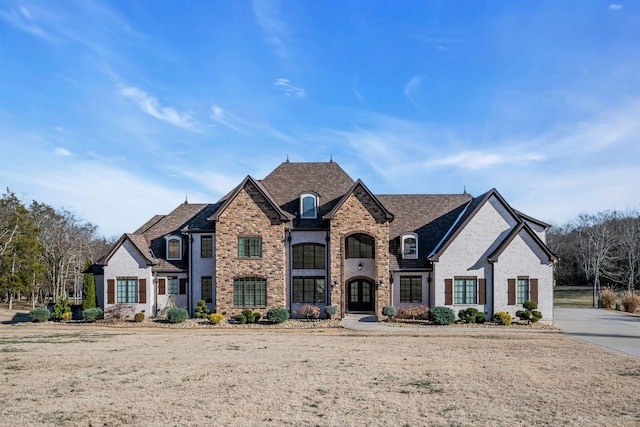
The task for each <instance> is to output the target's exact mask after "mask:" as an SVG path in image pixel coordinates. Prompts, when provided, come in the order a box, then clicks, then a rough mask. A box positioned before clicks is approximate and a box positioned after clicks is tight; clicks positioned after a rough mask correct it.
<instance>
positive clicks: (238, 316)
mask: <svg viewBox="0 0 640 427" xmlns="http://www.w3.org/2000/svg"><path fill="white" fill-rule="evenodd" d="M233 320H235V321H236V322H238V323H240V324H241V325H244V324H245V323H247V316H245V315H244V314H236V315H235V316H233Z"/></svg>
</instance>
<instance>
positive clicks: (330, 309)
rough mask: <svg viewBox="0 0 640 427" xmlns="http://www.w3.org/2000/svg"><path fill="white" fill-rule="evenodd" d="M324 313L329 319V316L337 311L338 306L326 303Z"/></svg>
mask: <svg viewBox="0 0 640 427" xmlns="http://www.w3.org/2000/svg"><path fill="white" fill-rule="evenodd" d="M324 313H325V314H326V315H327V317H328V318H329V319H331V316H333V315H335V314H337V313H338V307H336V306H335V305H328V306H326V307H325V308H324Z"/></svg>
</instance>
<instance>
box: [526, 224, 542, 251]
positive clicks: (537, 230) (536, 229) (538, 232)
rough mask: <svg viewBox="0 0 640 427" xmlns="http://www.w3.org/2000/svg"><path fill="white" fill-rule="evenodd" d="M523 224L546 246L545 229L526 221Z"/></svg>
mask: <svg viewBox="0 0 640 427" xmlns="http://www.w3.org/2000/svg"><path fill="white" fill-rule="evenodd" d="M525 223H526V224H527V225H528V226H529V227H530V228H531V229H532V230H533V231H534V233H536V236H538V239H540V240H541V241H542V243H544V244H545V245H546V244H547V229H546V228H545V227H543V226H541V225H539V224H535V223H533V222H531V221H526V220H525Z"/></svg>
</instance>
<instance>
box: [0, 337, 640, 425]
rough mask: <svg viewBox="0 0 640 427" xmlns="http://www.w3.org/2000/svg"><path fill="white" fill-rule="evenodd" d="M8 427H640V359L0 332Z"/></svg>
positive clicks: (520, 346)
mask: <svg viewBox="0 0 640 427" xmlns="http://www.w3.org/2000/svg"><path fill="white" fill-rule="evenodd" d="M0 361H1V362H0V384H1V387H0V390H1V391H0V412H1V414H2V418H1V420H2V421H0V423H1V424H3V425H54V424H55V425H93V426H96V425H195V424H206V425H341V426H342V425H399V426H402V425H412V426H415V425H472V424H475V425H504V426H513V425H516V426H518V425H531V424H533V425H581V426H583V425H637V424H638V423H640V404H639V403H640V400H639V399H638V397H637V390H638V387H640V361H638V360H637V359H633V358H630V357H627V356H622V355H618V354H614V353H610V352H608V351H605V350H603V349H600V348H596V347H592V346H589V345H587V344H584V343H582V342H578V341H574V340H572V339H570V338H567V337H565V336H563V335H562V334H560V333H558V332H552V331H551V332H550V331H546V332H545V331H541V332H537V331H520V332H512V331H497V330H484V331H483V330H466V329H463V330H460V331H437V330H431V329H425V330H424V331H420V332H419V333H416V332H414V331H411V332H407V333H393V334H381V333H355V332H353V331H346V330H342V329H329V330H313V331H308V330H280V331H277V330H250V329H243V330H238V329H220V330H216V329H162V328H128V329H121V328H109V327H104V326H90V325H82V326H67V325H61V324H46V325H41V324H38V325H35V324H30V325H24V326H14V325H0Z"/></svg>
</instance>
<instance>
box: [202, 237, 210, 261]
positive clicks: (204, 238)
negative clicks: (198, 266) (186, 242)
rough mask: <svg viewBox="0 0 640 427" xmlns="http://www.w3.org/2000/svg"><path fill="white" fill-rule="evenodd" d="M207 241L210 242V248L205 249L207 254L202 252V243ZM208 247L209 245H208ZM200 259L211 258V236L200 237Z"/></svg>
mask: <svg viewBox="0 0 640 427" xmlns="http://www.w3.org/2000/svg"><path fill="white" fill-rule="evenodd" d="M205 240H208V241H209V242H210V246H209V247H208V248H207V249H208V250H207V253H206V254H205V252H204V247H205V246H204V241H205ZM208 245H209V244H208ZM200 258H207V259H208V258H213V236H211V235H203V236H200Z"/></svg>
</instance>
